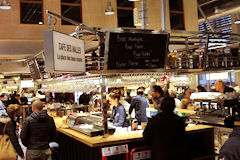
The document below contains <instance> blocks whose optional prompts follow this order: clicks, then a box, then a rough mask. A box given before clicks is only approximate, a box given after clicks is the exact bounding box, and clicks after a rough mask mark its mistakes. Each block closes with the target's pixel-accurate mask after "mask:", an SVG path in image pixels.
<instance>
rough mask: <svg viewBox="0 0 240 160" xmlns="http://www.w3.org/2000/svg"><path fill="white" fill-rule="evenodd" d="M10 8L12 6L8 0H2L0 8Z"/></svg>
mask: <svg viewBox="0 0 240 160" xmlns="http://www.w3.org/2000/svg"><path fill="white" fill-rule="evenodd" d="M11 8H12V7H11V5H10V3H9V1H8V0H2V2H1V5H0V9H6V10H7V9H11Z"/></svg>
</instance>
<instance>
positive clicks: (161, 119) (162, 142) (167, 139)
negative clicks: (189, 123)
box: [143, 97, 187, 160]
mask: <svg viewBox="0 0 240 160" xmlns="http://www.w3.org/2000/svg"><path fill="white" fill-rule="evenodd" d="M175 107H176V106H175V101H174V98H172V97H165V98H164V99H163V100H162V102H161V105H160V108H159V109H160V112H159V113H158V114H157V115H156V116H155V117H153V118H152V119H151V120H149V122H148V124H147V126H146V128H145V130H144V132H143V138H144V139H145V140H146V142H147V143H150V144H151V145H152V159H153V160H175V159H176V160H186V159H187V158H186V157H185V156H186V151H185V150H186V147H185V143H184V142H185V126H184V121H183V119H182V118H181V117H179V116H178V115H176V114H174V113H173V111H174V109H175Z"/></svg>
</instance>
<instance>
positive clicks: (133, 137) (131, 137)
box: [54, 117, 213, 147]
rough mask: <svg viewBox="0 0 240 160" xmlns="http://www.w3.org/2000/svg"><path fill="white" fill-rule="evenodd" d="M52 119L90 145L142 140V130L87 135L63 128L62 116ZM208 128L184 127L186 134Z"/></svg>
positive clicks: (201, 126) (202, 126)
mask: <svg viewBox="0 0 240 160" xmlns="http://www.w3.org/2000/svg"><path fill="white" fill-rule="evenodd" d="M54 121H55V124H56V127H57V130H58V131H59V132H61V133H63V134H65V135H67V136H69V137H71V138H73V139H75V140H77V141H80V142H82V143H84V144H86V145H88V146H90V147H104V146H108V145H118V144H123V143H129V142H136V141H142V140H143V136H142V132H143V131H142V130H138V131H129V132H117V133H116V132H115V133H114V134H113V135H109V136H108V137H103V136H96V137H89V136H87V135H85V134H82V133H80V132H77V131H75V130H73V129H63V128H61V127H60V126H61V125H63V121H62V118H59V117H54ZM208 129H213V127H212V126H207V125H197V126H192V127H186V132H187V134H189V133H192V132H199V131H204V130H208Z"/></svg>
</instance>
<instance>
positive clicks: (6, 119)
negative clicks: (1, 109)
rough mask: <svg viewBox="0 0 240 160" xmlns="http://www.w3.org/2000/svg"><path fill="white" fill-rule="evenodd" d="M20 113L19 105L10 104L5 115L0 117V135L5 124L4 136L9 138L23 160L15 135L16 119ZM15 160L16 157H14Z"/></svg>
mask: <svg viewBox="0 0 240 160" xmlns="http://www.w3.org/2000/svg"><path fill="white" fill-rule="evenodd" d="M19 112H20V108H19V105H14V104H11V105H9V106H8V108H7V114H5V115H1V117H0V134H1V135H2V133H3V129H4V126H5V124H7V127H6V130H5V134H6V135H8V136H9V138H10V141H11V143H12V145H13V147H14V149H15V151H16V152H17V154H18V155H19V156H20V157H21V159H24V153H23V151H22V148H21V146H20V144H19V141H18V137H17V134H16V129H17V127H16V117H17V115H18V114H19ZM16 159H17V157H16Z"/></svg>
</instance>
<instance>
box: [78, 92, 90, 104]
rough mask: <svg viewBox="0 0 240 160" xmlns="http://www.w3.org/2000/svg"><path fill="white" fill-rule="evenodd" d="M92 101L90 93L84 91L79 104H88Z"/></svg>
mask: <svg viewBox="0 0 240 160" xmlns="http://www.w3.org/2000/svg"><path fill="white" fill-rule="evenodd" d="M89 101H90V95H88V94H87V93H86V92H83V94H82V95H81V96H80V97H79V104H83V105H88V104H89Z"/></svg>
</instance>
